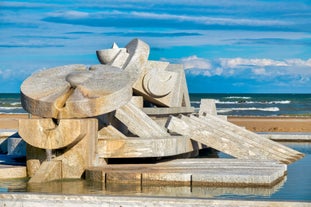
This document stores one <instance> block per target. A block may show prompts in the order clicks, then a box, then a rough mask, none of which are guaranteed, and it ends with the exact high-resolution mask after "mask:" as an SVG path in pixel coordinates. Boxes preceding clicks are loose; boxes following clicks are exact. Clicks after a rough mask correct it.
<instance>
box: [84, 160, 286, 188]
mask: <svg viewBox="0 0 311 207" xmlns="http://www.w3.org/2000/svg"><path fill="white" fill-rule="evenodd" d="M234 160H235V159H206V158H202V159H199V158H198V159H177V160H173V161H167V162H161V163H157V164H114V165H107V166H105V167H97V168H96V167H93V168H89V169H87V170H86V178H87V179H88V180H93V181H101V182H106V183H107V184H109V183H129V184H141V185H182V186H210V185H219V186H231V185H235V186H272V185H274V184H276V183H277V182H279V181H281V180H282V178H283V177H284V176H285V174H286V169H287V168H286V165H285V164H280V163H277V162H274V161H267V160H265V161H261V160H256V161H250V160H238V161H234ZM250 163H252V164H250Z"/></svg>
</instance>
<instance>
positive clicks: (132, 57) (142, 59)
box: [96, 39, 150, 86]
mask: <svg viewBox="0 0 311 207" xmlns="http://www.w3.org/2000/svg"><path fill="white" fill-rule="evenodd" d="M149 52H150V48H149V45H148V44H146V43H145V42H144V41H142V40H140V39H133V40H132V41H131V42H129V43H128V44H127V45H126V46H125V48H119V47H118V46H117V45H116V44H113V46H112V49H106V50H98V51H96V54H97V57H98V60H99V61H100V62H101V63H102V64H106V65H111V66H117V67H119V68H122V69H123V70H124V71H126V72H128V74H129V76H128V77H127V80H129V81H130V84H131V86H132V85H133V84H134V83H135V82H136V81H137V80H138V79H139V77H140V76H141V74H142V72H143V69H144V66H145V64H146V63H147V61H148V57H149Z"/></svg>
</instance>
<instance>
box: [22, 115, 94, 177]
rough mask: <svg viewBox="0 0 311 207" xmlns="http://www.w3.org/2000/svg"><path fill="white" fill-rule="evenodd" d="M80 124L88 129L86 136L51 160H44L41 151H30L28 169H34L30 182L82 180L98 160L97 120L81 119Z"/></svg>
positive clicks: (35, 149)
mask: <svg viewBox="0 0 311 207" xmlns="http://www.w3.org/2000/svg"><path fill="white" fill-rule="evenodd" d="M80 124H81V125H83V127H86V130H85V132H86V133H85V134H84V136H83V137H82V138H81V139H80V140H79V141H78V142H77V143H73V144H72V145H70V146H68V147H67V148H64V149H62V150H60V151H55V154H52V157H51V158H48V157H47V158H46V159H45V160H43V159H42V157H43V155H44V154H43V153H42V151H41V152H39V151H38V150H40V149H38V148H34V147H31V149H32V150H28V153H27V167H28V168H32V169H29V171H31V173H32V177H31V179H30V181H29V182H33V183H38V182H46V181H50V180H54V179H59V178H61V179H66V178H70V179H71V178H81V175H82V174H83V173H84V171H85V169H86V168H87V167H89V166H92V165H93V162H94V161H95V160H96V159H95V156H96V154H95V153H96V149H95V147H96V146H95V142H96V140H97V131H98V130H97V126H98V123H97V119H81V122H80ZM52 138H53V137H52ZM52 153H53V152H52ZM54 156H55V157H54ZM49 159H51V160H49ZM28 161H31V164H30V163H29V164H28ZM38 165H40V166H38Z"/></svg>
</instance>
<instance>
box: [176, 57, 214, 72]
mask: <svg viewBox="0 0 311 207" xmlns="http://www.w3.org/2000/svg"><path fill="white" fill-rule="evenodd" d="M181 62H182V64H183V65H184V68H185V69H191V68H196V69H203V70H209V69H211V64H210V61H209V60H207V59H204V58H199V57H197V56H196V55H193V56H189V57H186V58H182V59H181Z"/></svg>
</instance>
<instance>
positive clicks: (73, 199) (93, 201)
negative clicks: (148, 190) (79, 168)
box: [0, 193, 310, 207]
mask: <svg viewBox="0 0 311 207" xmlns="http://www.w3.org/2000/svg"><path fill="white" fill-rule="evenodd" d="M0 205H1V206H23V207H41V206H50V207H52V206H67V207H71V206H77V205H79V206H81V207H93V206H94V207H97V206H102V207H114V206H115V207H117V206H133V207H138V206H145V207H149V206H150V207H151V206H174V207H179V206H180V207H184V206H189V207H198V206H215V207H220V206H227V207H235V206H238V207H241V206H245V207H246V206H255V207H266V206H271V207H280V206H290V207H303V206H306V207H307V206H310V203H308V202H288V201H254V200H252V201H243V200H213V199H210V198H195V199H194V198H184V197H175V198H172V197H166V196H161V197H153V196H115V195H97V196H94V195H46V194H34V193H33V194H32V193H18V194H15V193H5V194H0Z"/></svg>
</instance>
